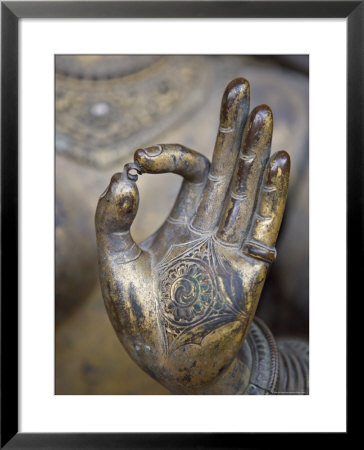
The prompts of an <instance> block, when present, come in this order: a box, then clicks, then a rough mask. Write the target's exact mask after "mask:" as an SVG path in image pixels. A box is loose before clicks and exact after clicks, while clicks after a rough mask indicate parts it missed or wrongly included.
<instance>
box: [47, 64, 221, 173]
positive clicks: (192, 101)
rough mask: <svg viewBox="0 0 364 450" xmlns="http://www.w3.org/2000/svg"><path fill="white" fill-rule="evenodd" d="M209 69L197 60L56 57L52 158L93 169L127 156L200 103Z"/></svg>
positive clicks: (111, 164) (209, 72) (208, 84)
mask: <svg viewBox="0 0 364 450" xmlns="http://www.w3.org/2000/svg"><path fill="white" fill-rule="evenodd" d="M131 63H132V64H131ZM209 64H210V63H209V60H208V59H206V58H205V57H202V56H195V57H192V58H191V57H183V56H178V57H174V56H148V55H147V56H133V57H132V58H131V59H130V57H127V56H113V57H108V56H84V57H78V56H68V57H61V56H58V57H57V58H56V151H57V153H58V154H62V155H64V156H67V157H71V158H73V159H75V160H77V161H78V162H81V163H84V164H88V165H91V166H94V167H99V168H104V167H110V166H113V165H114V164H115V163H116V162H120V161H121V160H122V159H124V158H126V157H128V156H131V154H132V152H133V151H134V149H135V148H137V147H138V146H141V145H145V144H147V143H148V142H151V141H152V140H154V139H155V138H156V137H157V136H158V135H159V134H160V133H162V132H163V131H165V130H167V129H168V128H169V127H170V126H172V125H173V124H175V123H177V122H178V121H179V120H181V118H183V117H185V116H186V114H188V113H190V112H191V111H193V110H195V109H196V108H198V107H199V106H200V105H201V104H202V103H203V102H204V101H205V100H206V96H207V95H208V93H209V86H210V83H211V74H212V73H213V71H211V70H209V69H208V67H209ZM201 68H203V70H201Z"/></svg>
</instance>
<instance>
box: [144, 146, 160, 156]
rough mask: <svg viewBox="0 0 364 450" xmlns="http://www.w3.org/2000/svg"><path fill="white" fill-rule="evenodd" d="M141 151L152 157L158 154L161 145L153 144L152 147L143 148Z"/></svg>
mask: <svg viewBox="0 0 364 450" xmlns="http://www.w3.org/2000/svg"><path fill="white" fill-rule="evenodd" d="M143 151H144V153H145V154H146V155H148V156H151V157H154V156H158V155H160V154H161V153H162V151H163V149H162V146H161V145H154V146H153V147H147V148H143Z"/></svg>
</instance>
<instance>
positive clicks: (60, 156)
mask: <svg viewBox="0 0 364 450" xmlns="http://www.w3.org/2000/svg"><path fill="white" fill-rule="evenodd" d="M308 69H309V61H308V56H306V55H284V56H283V55H281V56H280V55H277V56H261V55H260V56H226V55H224V56H157V55H147V56H132V55H128V56H116V55H110V56H100V55H85V56H77V55H72V56H69V55H64V56H57V57H56V67H55V70H56V75H55V105H56V199H55V205H56V211H55V213H56V261H55V263H56V298H55V301H56V304H55V311H56V314H55V315H56V318H55V319H56V343H55V350H56V361H55V369H56V370H55V392H56V394H59V395H62V394H63V395H65V394H71V395H74V394H88V395H90V394H101V395H110V394H134V395H135V394H168V391H167V390H166V389H165V388H164V387H162V386H161V385H159V384H158V383H157V382H156V381H154V380H153V379H152V378H151V377H150V376H149V375H147V374H146V373H144V372H143V371H142V370H141V369H139V367H138V366H137V365H136V364H135V363H134V362H133V361H132V360H131V359H130V357H129V356H128V355H127V353H126V352H125V350H124V349H123V347H122V345H121V344H120V343H119V341H118V339H117V337H116V334H115V333H114V330H113V328H112V326H111V324H110V322H109V319H108V317H107V314H106V311H105V308H104V304H103V300H102V296H101V291H100V287H99V282H98V272H97V256H96V239H95V231H94V213H95V209H96V205H97V201H98V197H99V195H100V194H101V193H102V192H103V191H104V189H105V187H106V186H107V185H108V183H109V181H110V178H111V176H112V175H113V174H114V173H115V172H118V171H121V170H122V168H123V166H124V164H125V163H127V162H131V161H132V159H133V153H134V151H135V150H136V149H137V148H138V147H143V146H148V145H153V144H156V143H168V142H176V143H181V144H184V145H186V146H187V147H190V148H193V149H195V150H197V151H199V152H200V153H203V154H204V155H206V156H207V157H208V158H209V159H211V156H212V152H213V148H214V143H215V138H216V133H217V127H218V119H219V110H220V102H221V97H222V94H223V92H224V89H225V86H226V85H227V84H228V83H229V82H230V81H231V80H232V79H234V78H237V77H241V76H243V77H244V78H246V79H248V80H249V82H250V89H251V103H250V105H251V109H253V108H254V107H255V106H257V105H259V104H262V103H266V104H268V105H269V106H270V107H271V109H272V111H273V115H274V132H273V143H272V153H274V152H276V151H278V150H287V151H288V152H289V153H290V155H291V179H290V188H289V194H288V201H287V207H286V213H285V217H284V220H283V224H282V229H281V233H280V237H279V240H278V243H277V250H278V258H277V261H276V262H275V263H274V264H273V265H272V267H271V269H270V272H269V274H268V278H267V281H266V283H265V287H264V289H263V294H262V296H261V299H260V303H259V307H258V310H257V316H259V317H260V318H262V319H263V320H264V321H265V322H266V323H267V324H268V326H269V327H270V328H271V330H272V332H273V333H274V335H275V336H276V337H281V336H296V337H303V338H306V339H308V315H309V307H308V305H309V299H308V291H309V283H308V259H309V253H308V252H309V250H308V71H309V70H308ZM180 184H181V178H180V177H178V176H177V175H173V174H165V175H159V176H153V175H143V176H142V177H139V180H138V188H139V191H140V206H139V211H138V214H137V217H136V220H135V222H134V224H133V227H132V234H133V236H134V238H135V240H136V241H142V240H143V239H145V238H146V237H148V236H149V235H150V234H151V233H153V232H154V231H155V230H156V229H157V228H158V227H159V226H160V225H161V224H162V223H163V221H164V220H165V218H166V217H167V215H168V213H169V211H170V209H171V207H172V205H173V203H174V200H175V197H176V195H177V193H178V191H179V187H180Z"/></svg>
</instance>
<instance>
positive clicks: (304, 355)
mask: <svg viewBox="0 0 364 450" xmlns="http://www.w3.org/2000/svg"><path fill="white" fill-rule="evenodd" d="M249 98H250V87H249V83H248V81H247V80H245V79H243V78H239V79H236V80H233V81H232V82H231V83H229V85H228V86H227V88H226V90H225V92H224V95H223V99H222V104H221V113H220V124H219V129H218V134H217V139H216V144H215V150H214V154H213V158H212V162H211V164H210V162H209V161H208V160H207V158H205V157H204V156H202V155H201V154H199V153H197V152H195V151H194V150H190V149H188V148H186V147H184V146H182V145H179V144H160V145H156V146H154V147H148V148H145V149H139V150H137V151H136V152H135V155H134V162H133V163H131V164H127V165H126V166H125V167H124V170H123V172H122V173H118V174H115V175H114V176H113V177H112V179H111V182H110V184H109V186H108V188H107V189H106V190H105V192H104V193H103V194H102V196H101V197H100V199H99V202H98V206H97V211H96V218H95V222H96V234H97V242H98V255H99V272H100V281H101V288H102V293H103V297H104V302H105V305H106V309H107V312H108V314H109V317H110V320H111V322H112V325H113V327H114V329H115V331H116V333H117V335H118V337H119V339H120V341H121V342H122V344H123V345H124V347H125V348H126V350H127V352H128V353H129V355H130V356H131V357H132V358H133V360H134V361H135V362H136V363H137V364H138V365H139V366H140V367H141V368H142V369H143V370H145V371H146V372H147V373H148V374H150V375H151V376H152V377H153V378H155V379H156V380H157V381H159V382H160V383H161V384H162V385H164V386H165V387H167V388H168V389H169V390H170V391H171V392H172V393H175V394H287V393H288V394H306V393H308V347H307V345H306V344H305V343H304V342H301V341H298V340H296V341H294V340H290V341H282V342H276V341H275V339H274V338H273V336H272V334H271V333H270V331H269V329H268V328H267V327H266V326H265V325H264V323H263V322H262V321H260V320H258V319H254V316H255V311H256V308H257V305H258V301H259V298H260V294H261V291H262V289H263V285H264V282H265V278H266V276H267V271H268V269H269V266H270V264H271V263H272V262H273V261H274V259H275V257H276V251H275V243H276V240H277V236H278V232H279V228H280V225H281V221H282V217H283V212H284V207H285V203H286V197H287V191H288V180H289V172H290V158H289V155H288V154H287V153H286V152H284V151H280V152H277V153H275V154H274V155H273V156H270V150H271V140H272V131H273V116H272V112H271V110H270V108H269V107H268V106H266V105H261V106H258V107H256V108H255V109H254V110H253V111H252V112H251V113H250V115H249ZM166 172H172V173H176V174H178V175H181V176H182V177H183V178H184V180H183V183H182V186H181V189H180V192H179V194H178V197H177V199H176V201H175V204H174V206H173V208H172V211H171V213H170V215H169V217H168V218H167V219H166V221H165V222H164V224H163V225H162V227H161V228H160V229H159V230H157V232H156V233H154V234H153V235H152V236H150V237H149V238H148V239H146V240H145V241H144V242H142V243H141V244H140V245H138V244H137V243H136V242H134V240H133V238H132V236H131V234H130V227H131V225H132V223H133V220H134V218H135V216H136V213H137V209H138V203H139V193H138V188H137V185H136V181H137V179H138V175H141V174H143V173H150V174H160V173H166Z"/></svg>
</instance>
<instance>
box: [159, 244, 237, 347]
mask: <svg viewBox="0 0 364 450" xmlns="http://www.w3.org/2000/svg"><path fill="white" fill-rule="evenodd" d="M183 247H186V250H184V251H183V250H182V252H181V246H180V245H178V246H172V248H171V249H170V251H169V252H168V254H167V255H166V257H165V258H164V259H163V260H162V261H161V263H160V264H158V266H157V270H158V272H159V279H160V292H161V302H160V305H161V313H162V317H163V322H164V326H165V330H166V335H167V340H168V352H169V353H171V352H172V351H174V350H175V349H177V348H179V347H181V346H182V345H186V344H190V343H194V344H201V342H202V340H203V339H204V337H206V336H207V335H208V334H209V333H210V332H211V331H213V330H214V329H216V328H217V327H218V326H221V325H224V324H226V323H228V322H231V321H235V320H238V318H237V316H238V315H239V314H240V315H242V314H243V313H242V309H243V308H242V307H243V299H241V298H240V299H239V300H238V299H236V298H234V293H235V290H234V286H233V284H234V280H233V278H234V277H233V275H231V271H229V270H228V268H227V267H226V264H227V262H225V261H222V259H221V257H220V256H219V255H218V253H217V251H216V247H215V243H214V241H213V240H212V239H211V238H210V237H208V238H205V237H204V238H203V239H200V240H198V241H197V243H196V241H192V242H189V243H187V244H185V245H183ZM176 251H177V252H178V253H177V256H175V253H176ZM229 294H230V295H229ZM237 303H239V304H237Z"/></svg>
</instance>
